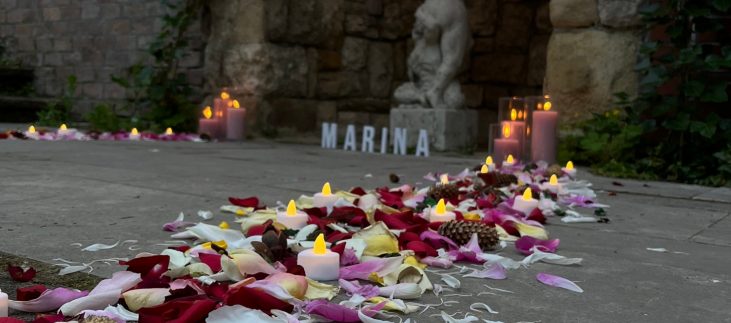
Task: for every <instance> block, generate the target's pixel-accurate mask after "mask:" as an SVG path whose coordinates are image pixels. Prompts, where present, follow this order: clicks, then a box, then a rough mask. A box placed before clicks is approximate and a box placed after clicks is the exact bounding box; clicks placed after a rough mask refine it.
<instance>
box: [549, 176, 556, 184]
mask: <svg viewBox="0 0 731 323" xmlns="http://www.w3.org/2000/svg"><path fill="white" fill-rule="evenodd" d="M548 183H549V184H551V185H558V177H557V176H556V174H553V175H551V179H550V180H548Z"/></svg>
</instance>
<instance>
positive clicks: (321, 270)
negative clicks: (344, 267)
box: [297, 233, 340, 281]
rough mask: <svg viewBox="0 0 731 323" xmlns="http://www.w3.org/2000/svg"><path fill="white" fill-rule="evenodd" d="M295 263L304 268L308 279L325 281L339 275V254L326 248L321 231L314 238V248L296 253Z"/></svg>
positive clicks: (334, 278)
mask: <svg viewBox="0 0 731 323" xmlns="http://www.w3.org/2000/svg"><path fill="white" fill-rule="evenodd" d="M297 264H298V265H300V266H302V268H304V269H305V276H307V277H308V278H310V279H314V280H320V281H326V280H337V279H338V278H339V277H340V255H339V254H338V253H337V252H332V251H330V250H327V246H326V245H325V235H323V234H322V233H320V235H318V236H317V239H315V247H314V248H312V249H307V250H303V251H301V252H300V253H299V254H298V255H297Z"/></svg>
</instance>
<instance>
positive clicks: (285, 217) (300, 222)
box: [277, 200, 309, 229]
mask: <svg viewBox="0 0 731 323" xmlns="http://www.w3.org/2000/svg"><path fill="white" fill-rule="evenodd" d="M308 219H309V217H308V216H307V213H305V212H302V211H299V210H297V205H296V204H295V203H294V200H290V201H289V204H288V205H287V210H286V211H284V212H282V211H277V222H279V223H281V224H283V225H284V226H285V227H287V228H290V229H302V228H304V227H305V226H306V225H307V220H308Z"/></svg>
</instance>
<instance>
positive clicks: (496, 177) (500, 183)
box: [479, 172, 518, 187]
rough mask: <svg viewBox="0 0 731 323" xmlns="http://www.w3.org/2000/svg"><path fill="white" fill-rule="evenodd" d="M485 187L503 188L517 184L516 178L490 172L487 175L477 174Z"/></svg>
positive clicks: (510, 175) (511, 175)
mask: <svg viewBox="0 0 731 323" xmlns="http://www.w3.org/2000/svg"><path fill="white" fill-rule="evenodd" d="M479 176H480V178H481V179H482V181H483V182H485V185H486V186H492V187H505V186H508V185H510V184H515V183H518V178H517V177H515V175H513V174H503V173H499V172H490V173H487V174H479Z"/></svg>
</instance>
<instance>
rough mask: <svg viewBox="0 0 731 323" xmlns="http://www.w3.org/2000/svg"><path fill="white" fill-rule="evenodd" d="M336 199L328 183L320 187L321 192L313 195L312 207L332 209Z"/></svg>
mask: <svg viewBox="0 0 731 323" xmlns="http://www.w3.org/2000/svg"><path fill="white" fill-rule="evenodd" d="M337 200H338V197H337V196H335V195H333V193H332V190H330V183H329V182H327V183H325V185H322V192H320V193H317V194H315V196H314V197H313V198H312V206H314V207H332V206H333V205H334V204H335V202H337Z"/></svg>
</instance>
